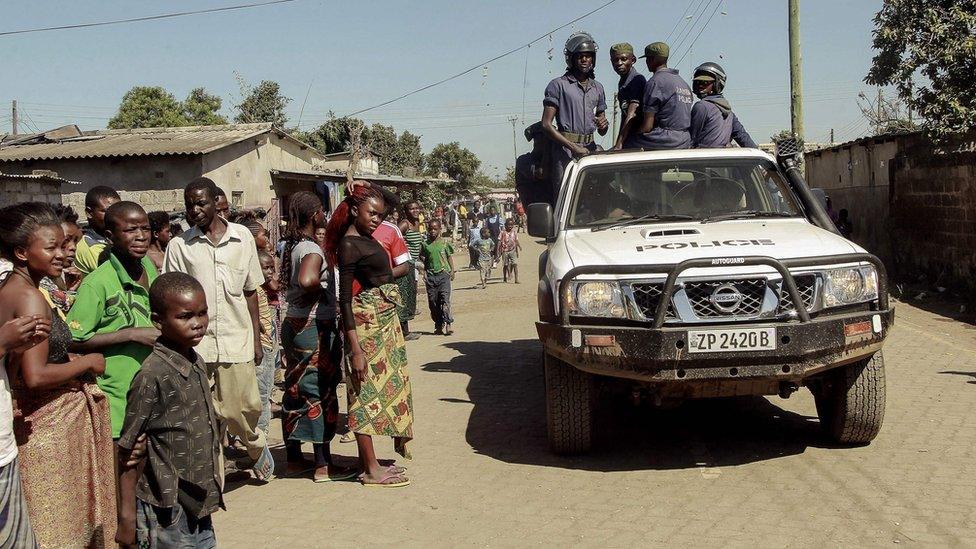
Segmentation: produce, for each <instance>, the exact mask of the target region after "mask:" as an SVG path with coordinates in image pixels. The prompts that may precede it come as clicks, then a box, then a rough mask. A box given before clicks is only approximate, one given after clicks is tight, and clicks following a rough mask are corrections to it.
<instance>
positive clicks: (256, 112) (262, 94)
mask: <svg viewBox="0 0 976 549" xmlns="http://www.w3.org/2000/svg"><path fill="white" fill-rule="evenodd" d="M241 95H242V96H243V99H242V100H241V102H240V103H238V104H237V105H234V108H235V109H237V116H235V117H234V121H235V122H238V123H244V124H248V123H253V122H271V123H272V124H274V125H275V126H276V127H279V128H283V127H285V123H286V122H288V117H287V116H285V107H287V106H288V103H290V102H291V99H289V98H287V97H285V96H284V95H282V94H281V87H280V86H279V85H278V83H277V82H273V81H271V80H262V81H261V83H260V84H258V85H257V86H256V87H254V88H251V87H250V86H248V85H247V84H245V83H244V82H243V81H242V82H241Z"/></svg>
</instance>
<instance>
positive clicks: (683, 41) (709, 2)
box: [671, 0, 721, 66]
mask: <svg viewBox="0 0 976 549" xmlns="http://www.w3.org/2000/svg"><path fill="white" fill-rule="evenodd" d="M712 2H719V3H720V2H721V0H708V2H707V3H705V7H704V8H702V10H701V11H700V12H698V15H697V16H696V17H695V20H694V22H693V23H692V24H691V26H689V27H687V31H685V32H684V34H683V35H682V36H681V40H680V41H679V42H678V43H677V45H675V46H674V48H671V49H673V50H674V51H678V50H680V49H681V46H682V45H683V44H684V43H685V40H687V39H688V37H689V36H691V33H692V32H694V30H695V27H696V26H697V25H698V22H699V21H701V18H702V16H704V15H705V12H706V11H708V8H709V7H710V6H711V5H712ZM675 66H677V64H675Z"/></svg>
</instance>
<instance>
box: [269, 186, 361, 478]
mask: <svg viewBox="0 0 976 549" xmlns="http://www.w3.org/2000/svg"><path fill="white" fill-rule="evenodd" d="M324 216H325V212H324V211H323V209H322V201H321V200H320V199H319V197H318V196H317V195H315V194H313V193H311V192H308V191H301V192H297V193H295V194H293V195H292V196H291V200H290V202H289V205H288V230H289V232H288V234H287V235H286V237H285V238H286V240H285V242H286V243H285V248H284V252H283V254H282V261H281V279H280V282H281V285H282V286H283V287H285V288H287V290H286V301H287V302H288V309H287V310H286V312H285V320H284V322H282V327H281V345H282V352H283V353H284V356H285V363H286V364H287V369H286V370H285V394H284V396H283V397H282V400H281V408H282V421H281V428H282V431H283V433H284V439H285V447H286V449H287V458H288V468H289V470H290V471H291V472H293V473H294V472H300V471H303V470H306V469H308V467H307V466H306V465H305V463H306V462H305V459H304V457H303V455H302V443H303V442H311V443H312V448H313V450H314V467H315V472H314V473H313V480H314V481H315V482H329V481H332V480H346V479H350V478H353V477H355V476H356V472H355V471H350V470H348V469H341V468H339V467H337V466H335V465H333V463H332V452H331V451H330V449H329V443H330V442H331V441H332V438H333V437H334V436H335V433H336V426H337V423H338V419H339V400H338V397H337V395H336V387H338V385H339V381H340V380H341V379H342V370H340V364H341V363H342V341H341V340H340V338H339V328H338V325H337V324H336V307H335V301H336V298H335V277H334V276H333V275H332V269H330V268H329V267H328V265H327V263H326V261H325V254H323V252H322V248H321V246H320V245H319V244H318V242H316V241H315V240H314V238H315V227H316V226H317V225H319V224H321V223H322V218H323V217H324Z"/></svg>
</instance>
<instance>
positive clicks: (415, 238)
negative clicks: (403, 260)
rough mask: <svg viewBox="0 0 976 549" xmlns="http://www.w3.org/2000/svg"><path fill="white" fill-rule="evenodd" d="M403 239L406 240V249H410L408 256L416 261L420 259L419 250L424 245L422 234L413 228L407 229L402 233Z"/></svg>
mask: <svg viewBox="0 0 976 549" xmlns="http://www.w3.org/2000/svg"><path fill="white" fill-rule="evenodd" d="M403 239H404V240H406V241H407V249H408V250H410V258H411V259H413V261H414V262H415V263H416V262H417V261H420V251H421V249H423V247H424V235H422V234H420V233H419V232H417V231H415V230H413V229H407V230H406V232H404V233H403Z"/></svg>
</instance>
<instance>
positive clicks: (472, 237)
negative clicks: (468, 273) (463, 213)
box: [467, 216, 481, 269]
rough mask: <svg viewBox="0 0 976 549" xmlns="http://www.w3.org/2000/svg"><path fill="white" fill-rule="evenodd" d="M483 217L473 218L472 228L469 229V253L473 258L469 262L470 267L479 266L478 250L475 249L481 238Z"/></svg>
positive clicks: (475, 267)
mask: <svg viewBox="0 0 976 549" xmlns="http://www.w3.org/2000/svg"><path fill="white" fill-rule="evenodd" d="M480 224H481V219H480V218H479V217H478V216H473V217H472V218H471V228H469V229H468V235H467V236H468V255H469V257H470V259H471V261H470V263H469V264H468V268H469V269H477V268H478V251H477V250H475V249H474V243H475V242H477V241H479V240H481V227H480Z"/></svg>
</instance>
